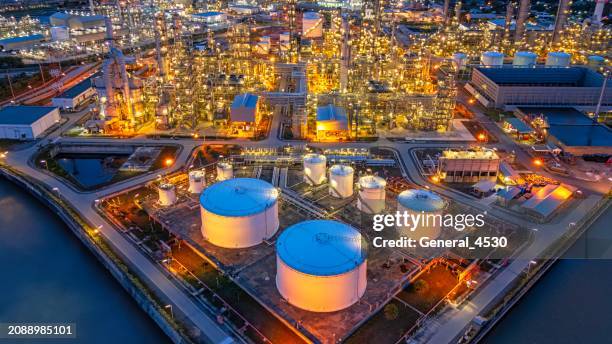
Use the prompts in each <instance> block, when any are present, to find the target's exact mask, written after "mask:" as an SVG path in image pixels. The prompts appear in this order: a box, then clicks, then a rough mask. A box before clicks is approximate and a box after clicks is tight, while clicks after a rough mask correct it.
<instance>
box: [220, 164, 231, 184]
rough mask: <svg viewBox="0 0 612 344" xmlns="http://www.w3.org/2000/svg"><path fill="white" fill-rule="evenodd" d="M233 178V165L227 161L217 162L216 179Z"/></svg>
mask: <svg viewBox="0 0 612 344" xmlns="http://www.w3.org/2000/svg"><path fill="white" fill-rule="evenodd" d="M232 178H234V166H232V164H230V163H229V162H219V163H217V180H219V181H222V180H227V179H232Z"/></svg>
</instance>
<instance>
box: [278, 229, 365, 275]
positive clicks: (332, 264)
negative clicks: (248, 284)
mask: <svg viewBox="0 0 612 344" xmlns="http://www.w3.org/2000/svg"><path fill="white" fill-rule="evenodd" d="M365 248H366V245H365V242H364V241H363V239H362V237H361V234H360V233H359V232H358V231H357V230H355V229H354V228H353V227H351V226H349V225H347V224H344V223H341V222H337V221H331V220H311V221H304V222H300V223H298V224H295V225H293V226H291V227H289V228H287V229H286V230H285V231H284V232H283V233H282V234H281V235H280V236H279V238H278V240H277V242H276V252H277V254H278V256H279V257H280V259H281V260H282V261H283V262H284V263H285V264H287V265H288V266H289V267H291V268H293V269H295V270H297V271H300V272H302V273H305V274H309V275H315V276H335V275H340V274H343V273H345V272H348V271H351V270H353V269H354V268H355V267H357V266H359V265H361V263H363V262H364V260H365V258H366V255H365Z"/></svg>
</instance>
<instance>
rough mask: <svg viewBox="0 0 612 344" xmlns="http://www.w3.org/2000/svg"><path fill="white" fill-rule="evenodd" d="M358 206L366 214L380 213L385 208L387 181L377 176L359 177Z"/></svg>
mask: <svg viewBox="0 0 612 344" xmlns="http://www.w3.org/2000/svg"><path fill="white" fill-rule="evenodd" d="M358 185H359V197H358V198H357V208H359V210H361V211H363V212H364V213H366V214H378V213H380V212H382V211H383V210H385V198H386V191H385V187H386V185H387V182H386V181H385V180H384V179H383V178H381V177H377V176H364V177H361V178H359V183H358Z"/></svg>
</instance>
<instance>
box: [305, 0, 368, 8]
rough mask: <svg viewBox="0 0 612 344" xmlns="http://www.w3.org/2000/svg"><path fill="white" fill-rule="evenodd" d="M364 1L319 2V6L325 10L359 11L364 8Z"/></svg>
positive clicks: (333, 0)
mask: <svg viewBox="0 0 612 344" xmlns="http://www.w3.org/2000/svg"><path fill="white" fill-rule="evenodd" d="M363 3H364V0H318V1H317V5H319V6H321V7H325V8H342V9H345V10H350V11H358V10H361V8H362V7H363Z"/></svg>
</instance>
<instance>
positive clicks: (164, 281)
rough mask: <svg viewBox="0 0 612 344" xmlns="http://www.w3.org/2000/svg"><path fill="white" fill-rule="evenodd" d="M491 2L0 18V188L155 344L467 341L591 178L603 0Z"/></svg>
mask: <svg viewBox="0 0 612 344" xmlns="http://www.w3.org/2000/svg"><path fill="white" fill-rule="evenodd" d="M34 2H36V1H34ZM502 2H503V4H502ZM502 2H500V1H482V0H478V1H470V2H465V3H464V2H462V1H460V0H452V1H451V0H439V1H421V0H409V1H396V0H363V1H362V0H308V1H298V0H280V1H269V0H235V1H213V0H210V1H207V0H193V1H185V0H181V1H168V0H118V1H115V0H89V1H88V2H87V4H86V5H83V4H81V5H74V6H72V5H69V4H64V3H62V4H61V5H57V6H55V5H54V6H53V7H50V6H51V5H49V4H47V5H45V4H44V3H42V4H41V3H38V2H36V3H35V4H32V5H31V6H32V7H30V9H31V10H32V11H33V10H34V9H36V10H37V11H38V10H40V9H41V8H42V9H43V10H44V11H49V13H46V12H45V13H46V14H45V15H44V16H43V15H41V16H32V17H30V16H27V15H23V16H19V15H17V14H18V13H19V11H21V10H20V9H21V8H22V6H27V5H26V4H25V3H24V4H18V5H14V4H13V5H10V6H17V8H18V9H19V11H17V10H14V9H13V10H11V13H14V14H15V15H16V16H15V17H9V16H3V15H1V14H0V59H1V60H2V61H0V62H2V63H4V64H6V65H7V66H9V65H10V67H7V70H6V72H5V74H3V77H4V78H6V83H5V85H6V86H7V87H4V88H5V90H3V91H2V92H3V93H2V94H4V95H5V98H3V99H0V151H1V152H0V174H2V175H5V174H6V175H9V176H12V177H11V178H14V179H16V180H20V181H23V183H24V184H25V185H28V187H29V190H30V191H32V190H34V191H32V192H34V193H35V194H36V196H37V197H39V198H41V199H43V200H46V201H48V202H52V205H53V206H52V209H55V210H58V209H59V210H58V213H60V215H62V219H63V220H65V219H66V218H67V219H69V220H71V222H70V224H73V225H74V226H75V228H76V227H78V228H81V227H82V229H83V230H84V232H83V233H79V235H80V237H79V238H80V239H81V240H83V241H84V242H86V244H87V245H88V247H89V246H91V247H93V248H94V249H95V250H96V251H95V252H96V256H97V257H102V258H100V259H101V260H103V262H104V264H105V267H107V268H108V269H109V270H110V271H111V272H112V274H113V276H115V277H116V278H117V279H119V280H120V282H121V283H122V284H123V286H124V287H125V289H126V290H127V291H128V292H130V293H131V294H132V295H135V297H136V298H137V299H138V304H139V305H140V306H142V307H143V308H144V309H145V310H146V311H147V313H148V314H149V315H151V316H152V318H153V319H154V320H155V321H156V322H157V324H158V325H160V327H161V328H162V329H163V330H164V332H165V333H166V334H167V335H168V336H169V337H170V338H171V339H172V340H173V341H174V342H176V343H179V342H180V343H187V342H189V343H190V342H194V343H209V342H214V343H223V344H229V343H282V344H285V343H321V344H335V343H358V344H361V343H374V342H376V343H381V344H383V343H384V344H386V343H395V344H398V343H436V344H437V343H477V342H479V341H480V340H482V338H483V337H484V336H485V335H486V334H487V333H488V331H489V330H490V329H491V327H492V326H493V325H494V324H495V323H497V321H498V320H499V319H500V318H501V317H502V316H503V315H504V314H506V312H507V311H508V310H509V309H510V307H512V306H513V305H514V304H515V303H516V302H517V301H518V300H519V298H520V297H522V295H524V291H525V290H526V289H527V288H529V287H531V286H532V285H533V283H535V282H533V281H535V278H539V277H540V276H541V275H543V273H544V272H545V271H546V269H548V267H549V265H548V264H549V262H548V259H550V258H551V257H552V258H554V259H550V261H554V260H556V258H557V257H559V256H561V255H562V254H563V253H564V252H565V249H567V247H568V243H573V242H574V241H575V240H576V238H577V237H578V236H580V235H582V233H583V232H582V230H583V227H584V228H586V227H587V226H588V225H590V224H591V223H592V222H593V221H594V219H596V218H597V216H599V215H600V212H603V211H604V210H605V209H607V207H608V205H609V203H610V202H609V200H610V194H611V189H610V181H612V167H611V166H612V165H611V162H612V131H611V130H610V123H611V122H610V120H611V118H612V117H611V114H612V84H611V83H610V81H609V78H610V59H611V58H612V49H611V44H612V28H611V26H610V24H609V17H608V16H609V12H610V4H609V1H606V0H596V3H594V4H593V5H594V6H592V7H594V8H593V9H591V8H590V7H589V12H588V13H586V12H584V11H574V12H572V8H573V7H572V6H573V5H572V2H571V1H570V0H558V2H557V1H556V0H555V1H552V0H551V1H543V2H542V3H545V4H544V5H543V4H542V3H541V2H537V3H536V2H533V3H532V1H530V0H516V1H515V0H507V1H502ZM0 3H1V2H0ZM28 3H29V2H28ZM553 3H554V6H556V10H555V11H554V12H555V13H554V14H551V13H547V12H546V11H544V10H542V8H544V9H546V10H547V11H549V12H551V8H552V7H554V6H553ZM7 6H9V5H7ZM10 6H9V7H10ZM60 6H66V7H65V8H64V7H60ZM551 6H552V7H551ZM581 6H582V5H581ZM10 8H13V7H10ZM581 8H582V7H581ZM7 11H9V10H8V9H7ZM26 12H27V11H26ZM11 69H15V70H14V71H13V70H11ZM39 79H40V80H39ZM24 80H25V81H24ZM3 85H4V84H3ZM49 105H53V106H49ZM21 141H32V144H29V145H28V144H22V142H21ZM5 142H8V143H6V147H8V148H6V149H5ZM9 144H10V145H9ZM13 144H15V145H13ZM28 183H32V185H34V186H32V185H30V184H28ZM53 202H55V203H53ZM61 210H63V211H61ZM64 212H65V213H66V214H64ZM591 220H592V221H591ZM73 222H74V223H73ZM79 226H80V227H79ZM78 230H79V229H74V231H75V232H76V231H78ZM81 234H82V235H81ZM81 236H82V237H81ZM609 252H612V251H610V250H608V253H609ZM519 258H520V259H519ZM550 264H552V263H550ZM532 278H533V279H532ZM0 337H1V336H0Z"/></svg>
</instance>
